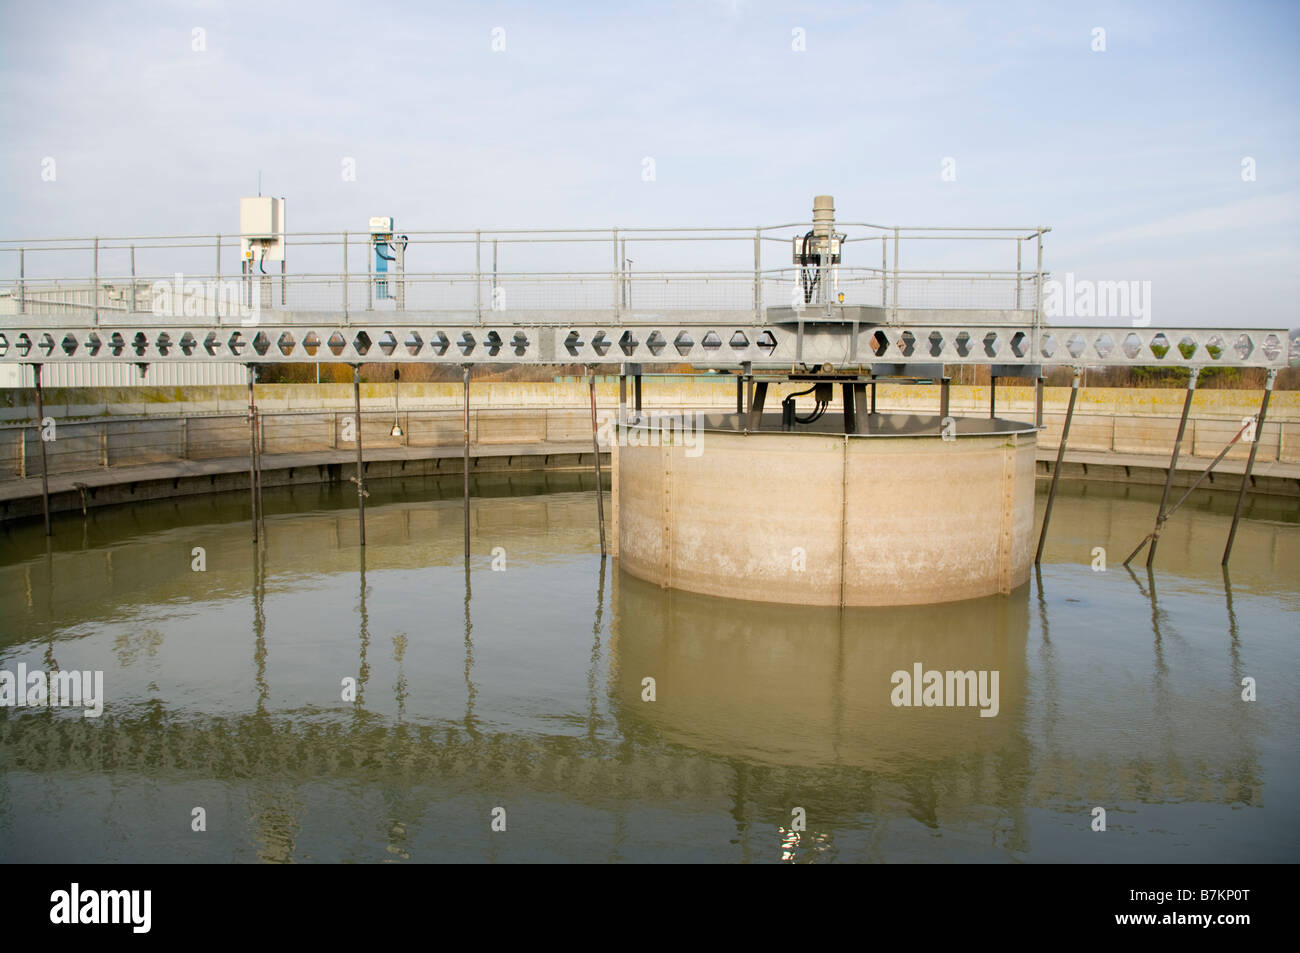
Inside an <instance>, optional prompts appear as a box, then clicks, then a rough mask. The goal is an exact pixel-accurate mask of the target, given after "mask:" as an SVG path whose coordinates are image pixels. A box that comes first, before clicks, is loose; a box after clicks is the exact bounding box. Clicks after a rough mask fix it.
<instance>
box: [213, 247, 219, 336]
mask: <svg viewBox="0 0 1300 953" xmlns="http://www.w3.org/2000/svg"><path fill="white" fill-rule="evenodd" d="M214 277H215V279H216V284H215V288H214V291H213V295H212V313H213V316H214V317H215V318H216V323H217V324H220V323H221V236H220V235H218V236H217V270H216V273H215V275H214Z"/></svg>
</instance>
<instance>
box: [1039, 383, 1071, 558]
mask: <svg viewBox="0 0 1300 953" xmlns="http://www.w3.org/2000/svg"><path fill="white" fill-rule="evenodd" d="M1081 373H1082V372H1081V371H1080V370H1079V368H1077V367H1076V368H1075V369H1074V382H1073V383H1072V384H1071V385H1070V406H1069V407H1068V408H1066V411H1065V424H1064V426H1062V427H1061V442H1060V444H1059V445H1058V446H1057V448H1056V465H1055V466H1053V467H1052V488H1051V489H1050V490H1049V491H1048V492H1047V509H1045V510H1044V511H1043V528H1042V529H1040V530H1039V531H1038V551H1037V552H1036V553H1034V565H1035V566H1037V565H1038V564H1039V563H1041V562H1042V561H1043V546H1044V545H1045V544H1046V543H1047V525H1048V524H1049V523H1051V522H1052V507H1053V506H1055V505H1056V485H1057V483H1059V482H1060V480H1061V461H1062V460H1064V459H1065V445H1066V443H1067V442H1068V441H1069V439H1070V423H1071V421H1073V420H1074V405H1075V402H1076V401H1077V400H1078V398H1079V375H1080V374H1081Z"/></svg>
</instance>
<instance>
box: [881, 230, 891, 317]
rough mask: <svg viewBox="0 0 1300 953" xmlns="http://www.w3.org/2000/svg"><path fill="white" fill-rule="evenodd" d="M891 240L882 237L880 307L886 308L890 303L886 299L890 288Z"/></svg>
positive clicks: (882, 235)
mask: <svg viewBox="0 0 1300 953" xmlns="http://www.w3.org/2000/svg"><path fill="white" fill-rule="evenodd" d="M888 241H889V239H888V238H886V237H885V235H884V234H883V233H882V234H881V236H880V306H881V307H882V308H883V307H885V306H886V305H887V304H888V303H889V301H888V299H887V298H886V297H885V295H886V293H887V291H888V288H889V245H888Z"/></svg>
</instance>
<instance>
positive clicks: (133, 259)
mask: <svg viewBox="0 0 1300 953" xmlns="http://www.w3.org/2000/svg"><path fill="white" fill-rule="evenodd" d="M135 310H136V301H135V246H134V245H132V246H131V311H132V312H134V311H135Z"/></svg>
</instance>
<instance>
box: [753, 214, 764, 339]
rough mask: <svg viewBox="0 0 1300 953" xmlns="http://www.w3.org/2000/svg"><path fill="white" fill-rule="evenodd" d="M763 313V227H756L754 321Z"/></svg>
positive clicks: (757, 320)
mask: <svg viewBox="0 0 1300 953" xmlns="http://www.w3.org/2000/svg"><path fill="white" fill-rule="evenodd" d="M762 314H763V229H762V228H755V229H754V323H755V324H758V323H760V321H761V320H762Z"/></svg>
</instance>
